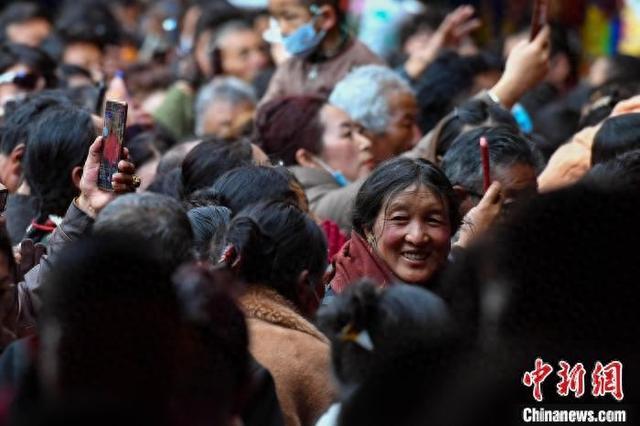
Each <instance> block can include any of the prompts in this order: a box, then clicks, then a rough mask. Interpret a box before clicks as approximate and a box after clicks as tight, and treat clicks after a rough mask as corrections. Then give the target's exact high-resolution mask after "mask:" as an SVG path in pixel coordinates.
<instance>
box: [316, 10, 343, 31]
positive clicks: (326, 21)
mask: <svg viewBox="0 0 640 426" xmlns="http://www.w3.org/2000/svg"><path fill="white" fill-rule="evenodd" d="M317 16H318V17H319V18H320V19H319V20H318V24H319V27H318V29H320V30H324V31H326V32H329V31H331V30H332V29H333V28H335V27H337V26H338V13H337V12H336V10H335V8H334V7H333V6H330V5H328V4H325V5H324V6H320V7H319V8H318V14H317Z"/></svg>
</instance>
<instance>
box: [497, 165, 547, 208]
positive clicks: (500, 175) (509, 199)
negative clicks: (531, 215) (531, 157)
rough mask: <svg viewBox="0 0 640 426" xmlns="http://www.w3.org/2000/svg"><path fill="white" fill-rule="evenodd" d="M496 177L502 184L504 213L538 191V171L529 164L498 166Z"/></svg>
mask: <svg viewBox="0 0 640 426" xmlns="http://www.w3.org/2000/svg"><path fill="white" fill-rule="evenodd" d="M494 179H495V180H497V181H499V182H500V183H501V184H502V195H503V197H504V204H503V210H504V212H503V213H506V212H508V211H509V209H511V208H513V207H514V206H515V205H516V204H518V203H521V202H523V201H526V200H528V199H530V198H532V197H534V196H535V195H536V194H537V193H538V179H537V176H536V171H535V169H534V168H533V167H532V166H530V165H528V164H522V163H519V164H514V165H512V166H509V167H497V168H496V170H495V172H494Z"/></svg>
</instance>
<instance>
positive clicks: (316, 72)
mask: <svg viewBox="0 0 640 426" xmlns="http://www.w3.org/2000/svg"><path fill="white" fill-rule="evenodd" d="M369 64H376V65H385V63H384V61H383V60H382V59H380V58H379V57H378V56H376V54H375V53H373V52H372V51H371V50H369V48H367V46H365V45H364V44H362V43H361V42H360V41H358V40H355V39H354V40H352V41H350V42H349V44H348V46H347V48H346V49H344V50H343V51H342V52H340V53H338V54H337V55H336V56H334V57H332V58H330V59H327V60H325V61H321V62H320V61H319V62H310V61H308V60H305V59H303V58H296V57H293V58H291V59H289V60H287V61H286V62H285V63H283V64H282V65H280V66H279V67H278V69H277V70H276V73H275V74H274V75H273V78H272V79H271V82H270V83H269V88H268V89H267V93H265V95H264V97H263V98H262V100H261V101H260V102H261V103H265V102H268V101H270V100H273V99H276V98H279V97H282V96H291V95H310V94H314V95H320V96H325V97H328V96H329V94H330V93H331V91H332V90H333V88H334V87H335V85H336V84H337V83H338V82H339V81H340V80H342V79H343V78H344V76H346V75H347V74H348V73H349V71H351V70H352V69H353V68H355V67H358V66H360V65H369Z"/></svg>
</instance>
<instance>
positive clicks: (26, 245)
mask: <svg viewBox="0 0 640 426" xmlns="http://www.w3.org/2000/svg"><path fill="white" fill-rule="evenodd" d="M46 253H47V247H46V246H45V245H44V244H41V243H36V244H34V243H33V240H30V239H26V240H23V241H22V242H21V243H20V244H19V245H18V250H17V251H16V253H15V258H16V263H17V264H18V277H17V278H16V282H19V281H23V280H24V276H25V274H26V273H27V272H29V271H30V270H31V269H33V267H34V266H36V265H37V264H38V263H40V259H41V258H42V256H44V255H45V254H46Z"/></svg>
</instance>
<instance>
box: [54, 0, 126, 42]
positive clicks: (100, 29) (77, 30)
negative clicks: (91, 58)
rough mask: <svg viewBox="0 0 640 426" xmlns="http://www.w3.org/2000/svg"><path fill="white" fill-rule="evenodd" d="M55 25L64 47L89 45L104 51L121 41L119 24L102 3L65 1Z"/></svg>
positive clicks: (81, 0)
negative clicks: (76, 44)
mask: <svg viewBox="0 0 640 426" xmlns="http://www.w3.org/2000/svg"><path fill="white" fill-rule="evenodd" d="M55 24H56V31H57V33H58V35H59V36H60V38H61V39H62V41H63V43H64V45H65V46H67V45H69V44H72V43H89V44H93V45H95V46H96V47H98V48H99V49H100V50H104V48H105V47H106V46H108V45H115V44H119V43H120V40H121V39H122V29H121V27H120V24H119V23H118V21H117V20H116V18H115V17H114V16H113V14H112V13H111V11H110V10H109V8H108V7H107V5H106V4H105V3H102V2H94V1H86V0H80V1H77V0H76V1H74V0H67V1H66V2H65V4H64V6H63V8H62V10H61V12H60V15H59V16H58V18H57V19H56V23H55Z"/></svg>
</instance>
